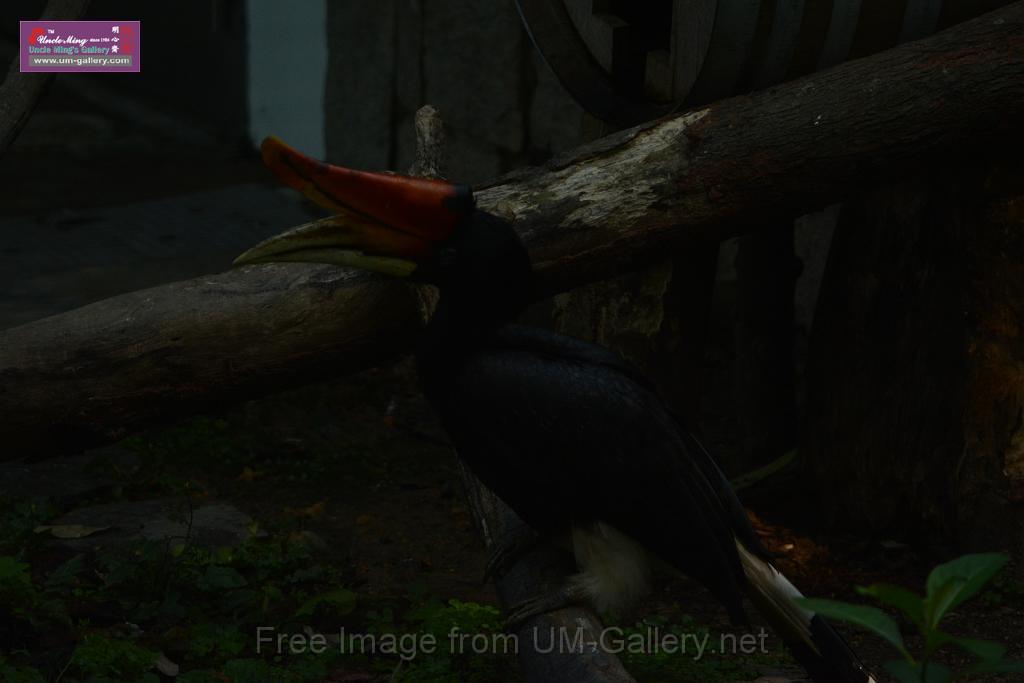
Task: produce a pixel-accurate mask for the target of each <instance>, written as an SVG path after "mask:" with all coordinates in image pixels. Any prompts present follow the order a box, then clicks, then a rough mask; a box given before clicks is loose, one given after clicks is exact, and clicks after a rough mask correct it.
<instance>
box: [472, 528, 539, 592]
mask: <svg viewBox="0 0 1024 683" xmlns="http://www.w3.org/2000/svg"><path fill="white" fill-rule="evenodd" d="M539 542H540V536H539V535H538V534H537V532H536V531H534V530H533V529H531V528H530V527H528V526H526V525H525V524H522V525H519V526H516V527H513V528H512V530H510V531H509V532H508V533H506V534H504V535H502V536H501V537H499V538H496V539H494V542H493V543H492V544H491V547H490V553H489V555H488V557H487V567H486V568H485V569H484V578H483V581H482V582H481V583H486V582H487V580H488V579H491V578H494V577H496V576H501V575H502V574H504V573H505V572H506V571H508V569H509V567H511V566H512V564H513V563H514V562H515V561H516V560H517V559H519V557H520V556H522V555H523V553H525V552H527V551H528V550H530V549H532V548H533V547H534V546H536V545H537V543H539Z"/></svg>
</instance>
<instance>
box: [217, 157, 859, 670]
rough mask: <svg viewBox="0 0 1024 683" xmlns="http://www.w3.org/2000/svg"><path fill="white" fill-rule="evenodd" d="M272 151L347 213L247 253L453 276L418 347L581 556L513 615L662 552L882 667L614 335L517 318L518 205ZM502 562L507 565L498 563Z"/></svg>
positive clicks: (717, 590)
mask: <svg viewBox="0 0 1024 683" xmlns="http://www.w3.org/2000/svg"><path fill="white" fill-rule="evenodd" d="M262 153H263V159H264V161H265V163H266V164H267V165H268V166H269V167H270V169H271V170H272V171H273V172H274V173H275V174H276V175H277V176H278V178H279V179H280V180H281V181H283V182H284V183H285V184H287V185H289V186H291V187H293V188H295V189H297V190H300V191H301V192H302V193H303V194H305V195H306V196H307V197H308V198H310V199H312V200H313V201H314V202H316V203H318V204H320V205H322V206H324V207H326V208H328V209H330V210H332V211H333V212H334V214H335V215H334V216H332V217H330V218H326V219H323V220H321V221H317V222H315V223H311V224H308V225H305V226H301V227H299V228H295V229H293V230H290V231H288V232H285V233H283V234H281V235H278V236H276V237H272V238H270V239H268V240H266V241H264V242H262V243H260V244H258V245H256V246H254V247H253V248H252V249H250V250H248V251H246V252H245V253H244V254H242V255H241V256H239V257H238V259H236V261H235V263H236V265H244V264H255V263H268V262H281V261H299V262H313V263H331V264H337V265H342V266H353V267H358V268H363V269H369V270H374V271H379V272H384V273H388V274H391V275H396V276H407V277H410V278H412V279H414V280H417V281H421V282H427V283H431V284H434V285H437V286H438V288H439V289H440V299H439V301H438V304H437V307H436V310H435V312H434V314H433V316H432V317H431V319H430V321H429V323H428V324H427V326H426V328H425V330H424V332H423V337H422V339H421V340H420V343H419V347H418V352H417V366H418V374H419V379H420V383H421V386H422V389H423V392H424V394H425V395H426V397H427V399H428V400H429V402H430V403H431V405H432V406H433V408H434V409H435V410H436V412H437V414H438V415H439V417H440V420H441V422H442V424H443V426H444V428H445V429H446V431H447V432H448V434H449V436H450V437H451V439H452V442H453V443H454V445H455V448H456V450H457V451H458V453H459V455H460V456H461V457H462V458H463V460H464V461H465V462H466V464H467V465H468V466H469V468H470V469H471V470H472V471H473V472H474V474H476V476H477V477H479V479H480V480H481V481H482V482H483V483H484V484H485V485H486V486H487V487H489V488H490V489H491V490H492V491H494V493H495V494H496V495H497V496H498V497H500V498H501V499H502V500H503V501H504V502H505V503H506V504H508V505H509V506H510V507H511V508H512V509H513V510H515V512H516V513H518V514H519V515H520V516H521V517H522V518H523V520H524V521H525V522H526V523H527V524H528V525H529V526H530V527H532V528H533V529H534V530H535V531H536V532H538V534H539V536H540V537H541V538H542V539H548V540H552V541H553V542H554V541H555V540H568V543H569V544H571V548H572V551H573V553H574V554H575V558H576V562H577V565H578V568H579V573H578V574H574V575H573V576H571V577H569V578H568V579H567V580H566V582H565V584H564V585H563V586H562V587H561V588H560V589H559V590H557V591H555V592H554V593H551V594H546V595H541V596H537V597H536V598H535V599H533V600H530V601H527V602H526V603H523V604H521V605H518V606H515V607H514V608H513V609H512V610H511V614H510V620H511V621H513V622H516V623H522V622H523V621H524V620H525V619H527V618H529V617H530V616H533V615H536V614H539V613H542V612H545V611H549V610H552V609H556V608H558V607H561V606H564V605H566V604H569V603H573V602H579V603H588V604H590V605H591V606H593V607H594V608H596V609H597V610H598V611H599V612H604V611H608V610H619V609H621V608H623V607H624V606H627V605H628V604H629V603H631V602H632V601H634V600H635V599H637V598H638V597H639V596H640V595H642V594H643V592H644V591H645V589H646V588H647V584H648V579H649V575H650V567H651V566H652V562H655V561H656V562H658V563H661V564H667V565H668V566H669V567H671V568H674V569H675V570H678V571H681V572H682V573H684V574H687V575H689V576H691V577H693V578H694V579H697V580H698V581H700V582H701V583H703V584H704V585H705V586H707V587H708V588H709V589H710V590H711V591H712V592H713V593H714V595H715V596H716V597H717V598H718V599H719V600H720V601H721V602H722V603H723V604H724V606H725V607H726V609H727V610H728V611H729V613H730V615H731V617H732V618H733V619H734V620H738V621H745V619H744V612H743V606H742V599H743V596H747V597H749V598H750V600H751V602H752V603H753V604H755V605H756V606H757V607H758V609H759V610H760V611H761V612H762V613H763V614H764V615H765V616H766V618H767V619H768V621H769V622H770V623H771V624H772V626H773V627H774V628H775V629H776V630H777V631H778V633H779V634H780V636H781V637H782V638H783V639H784V640H785V641H786V643H787V644H788V645H789V647H790V649H791V650H792V651H793V653H794V655H795V656H796V658H797V659H798V661H800V662H801V663H802V664H803V665H804V666H805V668H807V670H808V671H809V673H810V674H811V675H812V677H813V678H814V679H815V680H817V681H829V682H832V681H839V682H842V683H853V682H857V683H863V682H865V681H871V680H873V679H872V678H871V676H870V675H869V674H868V673H867V671H866V670H865V669H864V667H863V666H862V665H861V663H860V662H859V661H858V659H857V657H856V656H855V655H854V654H853V652H852V651H851V650H850V648H849V647H848V646H847V645H846V644H845V642H844V641H843V640H842V638H841V637H840V636H839V635H838V634H837V633H836V632H835V631H834V630H833V629H832V628H831V626H829V625H828V624H827V623H826V622H825V621H824V620H823V619H822V618H821V617H818V616H816V615H814V614H812V613H810V612H808V611H807V610H805V609H803V608H801V607H799V606H797V605H796V604H795V603H794V602H793V600H792V598H793V597H795V596H799V593H798V591H797V590H796V589H795V588H794V587H793V585H792V584H791V583H790V582H789V581H788V580H786V578H785V577H784V576H783V575H782V574H781V573H779V571H778V570H777V569H776V568H775V566H774V565H773V564H772V558H771V556H770V554H769V553H768V552H767V551H766V550H765V549H764V548H763V547H762V545H761V544H760V542H759V541H758V539H757V536H756V535H755V533H754V531H753V529H752V528H751V526H750V522H749V520H748V518H747V516H746V513H745V512H744V510H743V508H742V507H741V506H740V503H739V501H738V500H737V498H736V495H735V494H734V492H733V491H732V489H731V487H730V485H729V482H728V481H727V480H726V478H725V476H724V475H723V474H722V472H721V470H719V468H718V466H717V465H716V464H715V462H714V460H713V459H712V458H711V456H710V455H709V454H708V453H707V451H705V450H704V448H702V446H701V445H700V443H698V441H697V440H696V439H695V438H694V436H693V435H692V434H691V433H690V432H689V431H688V430H687V429H686V428H685V427H684V426H683V425H682V424H681V423H680V422H679V421H678V420H677V419H676V418H675V417H674V416H673V415H672V414H671V412H670V411H669V409H668V408H667V407H666V406H665V404H664V403H663V402H662V400H661V399H660V398H659V397H658V394H657V393H656V391H655V389H654V387H653V386H652V384H651V382H650V381H649V380H648V379H647V378H646V377H644V376H643V375H642V374H641V373H639V372H638V371H637V370H636V369H635V368H633V367H632V366H630V365H629V364H628V363H627V362H626V361H624V360H623V359H622V358H620V357H619V356H618V355H616V354H614V353H612V352H611V351H609V350H607V349H605V348H602V347H600V346H596V345H594V344H590V343H587V342H584V341H580V340H578V339H573V338H570V337H566V336H562V335H558V334H555V333H553V332H550V331H547V330H542V329H533V328H528V327H522V326H518V325H515V324H513V323H512V320H513V319H514V318H515V317H516V316H517V314H518V313H520V312H521V311H522V309H523V308H524V307H525V306H526V305H527V304H528V303H529V302H530V301H531V298H532V295H533V286H532V267H531V264H530V260H529V257H528V255H527V252H526V249H525V248H524V246H523V245H522V243H521V242H520V240H519V238H518V235H517V233H516V231H515V230H514V229H513V227H512V225H511V224H510V223H509V222H508V221H507V220H505V219H503V218H500V217H498V216H494V215H491V214H489V213H486V212H484V211H482V210H479V209H477V208H475V206H474V202H473V195H472V191H471V190H470V189H469V188H468V187H465V186H460V185H454V184H451V183H448V182H446V181H442V180H436V179H426V178H413V177H405V176H400V175H395V174H389V173H370V172H364V171H356V170H350V169H345V168H341V167H337V166H331V165H328V164H325V163H322V162H319V161H316V160H314V159H311V158H309V157H307V156H305V155H303V154H301V153H299V152H296V151H295V150H292V149H291V148H289V147H287V146H286V145H285V144H284V143H282V142H281V141H280V140H278V139H276V138H273V137H271V138H267V139H266V140H265V141H264V142H263V145H262ZM498 568H499V569H500V567H498Z"/></svg>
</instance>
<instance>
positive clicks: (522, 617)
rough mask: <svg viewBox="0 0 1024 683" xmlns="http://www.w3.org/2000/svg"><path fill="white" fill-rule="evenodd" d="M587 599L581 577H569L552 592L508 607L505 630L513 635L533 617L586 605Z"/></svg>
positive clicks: (587, 595) (587, 594) (586, 592)
mask: <svg viewBox="0 0 1024 683" xmlns="http://www.w3.org/2000/svg"><path fill="white" fill-rule="evenodd" d="M589 597H590V596H589V593H588V591H587V589H586V584H585V582H584V581H582V580H581V576H580V575H579V574H577V575H575V576H571V577H569V578H568V579H566V580H565V582H563V583H562V584H561V585H560V586H559V587H558V588H556V589H554V590H553V591H551V592H549V593H542V594H541V595H538V596H536V597H533V598H530V599H528V600H523V601H522V602H520V603H518V604H516V605H513V606H512V607H510V608H509V610H508V615H507V616H506V617H505V629H506V630H507V631H508V632H509V633H515V632H516V631H518V630H519V628H520V627H521V626H522V625H523V624H524V623H526V622H527V621H528V620H530V619H532V618H533V617H536V616H538V615H541V614H546V613H547V612H554V611H555V610H559V609H563V608H565V607H569V606H572V605H581V604H586V603H587V602H589Z"/></svg>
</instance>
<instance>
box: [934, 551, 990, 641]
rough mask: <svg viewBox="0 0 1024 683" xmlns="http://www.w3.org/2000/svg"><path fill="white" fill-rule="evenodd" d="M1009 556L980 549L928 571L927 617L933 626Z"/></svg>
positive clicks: (986, 581) (969, 595)
mask: <svg viewBox="0 0 1024 683" xmlns="http://www.w3.org/2000/svg"><path fill="white" fill-rule="evenodd" d="M1008 560H1009V558H1007V557H1006V555H1003V554H1001V553H977V554H973V555H964V556H963V557H958V558H957V559H955V560H952V561H950V562H946V563H945V564H940V565H939V566H938V567H936V568H935V569H933V570H932V572H931V574H929V575H928V584H927V586H928V597H926V598H925V614H926V615H927V621H928V622H929V623H930V624H931V625H932V626H933V627H934V626H935V625H936V624H938V623H939V621H940V620H941V619H942V617H944V616H945V615H946V613H947V612H948V611H949V610H951V609H955V608H956V607H957V605H960V604H961V603H963V602H964V601H965V600H967V599H969V598H971V597H972V596H974V595H975V594H976V593H977V592H978V591H980V590H981V588H982V586H984V585H985V584H986V583H988V581H989V579H991V578H992V577H993V576H995V575H996V573H997V572H998V571H999V570H1000V569H1002V568H1003V565H1005V564H1006V563H1007V561H1008Z"/></svg>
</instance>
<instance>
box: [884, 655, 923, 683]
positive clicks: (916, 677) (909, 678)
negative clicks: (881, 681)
mask: <svg viewBox="0 0 1024 683" xmlns="http://www.w3.org/2000/svg"><path fill="white" fill-rule="evenodd" d="M883 666H884V667H885V670H886V671H888V672H889V673H891V674H892V677H893V678H895V679H896V680H897V681H899V683H920V681H921V665H920V664H919V663H917V662H908V661H906V660H900V661H894V662H886V663H885V664H883Z"/></svg>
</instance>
